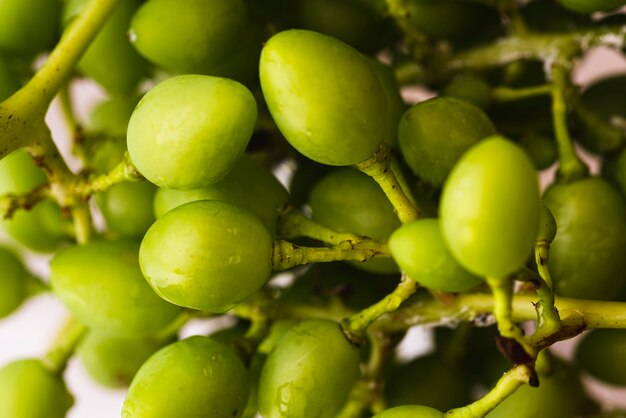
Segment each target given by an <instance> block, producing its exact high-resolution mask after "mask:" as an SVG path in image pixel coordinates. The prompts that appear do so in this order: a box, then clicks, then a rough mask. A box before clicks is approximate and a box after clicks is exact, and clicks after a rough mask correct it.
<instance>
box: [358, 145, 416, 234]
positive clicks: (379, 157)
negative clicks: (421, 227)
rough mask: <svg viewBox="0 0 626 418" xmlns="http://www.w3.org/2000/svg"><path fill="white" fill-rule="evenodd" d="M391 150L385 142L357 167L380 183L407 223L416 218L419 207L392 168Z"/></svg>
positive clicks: (401, 220)
mask: <svg viewBox="0 0 626 418" xmlns="http://www.w3.org/2000/svg"><path fill="white" fill-rule="evenodd" d="M391 158H392V156H391V150H390V149H389V146H388V145H387V144H386V143H384V142H383V144H382V145H381V146H380V148H379V149H378V151H376V153H375V154H374V155H373V156H372V157H371V158H368V159H367V160H365V161H363V162H361V163H358V164H356V168H357V169H359V170H361V171H362V172H364V173H365V174H367V175H368V176H370V177H372V178H373V179H374V180H375V181H376V183H378V184H379V185H380V187H381V188H382V189H383V192H385V194H386V195H387V198H388V199H389V201H390V202H391V204H392V206H393V208H394V210H395V211H396V215H398V219H400V222H402V223H407V222H411V221H414V220H416V219H417V218H418V217H419V215H420V211H419V208H418V207H417V206H416V205H415V204H414V201H415V200H414V199H413V202H412V201H411V199H410V198H408V197H407V194H406V193H405V190H404V189H403V187H402V185H401V184H400V183H399V182H398V179H397V178H396V176H395V174H394V171H393V169H391V168H390V161H391Z"/></svg>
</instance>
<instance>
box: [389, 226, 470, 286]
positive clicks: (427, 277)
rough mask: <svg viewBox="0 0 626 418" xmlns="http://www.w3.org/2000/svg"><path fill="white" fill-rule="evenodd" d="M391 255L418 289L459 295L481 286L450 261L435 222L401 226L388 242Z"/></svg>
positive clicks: (449, 255)
mask: <svg viewBox="0 0 626 418" xmlns="http://www.w3.org/2000/svg"><path fill="white" fill-rule="evenodd" d="M389 249H390V250H391V254H392V256H393V258H394V260H396V262H397V263H398V265H399V266H400V268H402V270H404V271H405V272H406V273H407V274H408V275H409V277H411V278H412V279H413V280H415V281H417V282H418V283H419V284H420V285H422V286H425V287H427V288H429V289H433V290H441V291H444V292H463V291H466V290H469V289H471V288H472V287H475V286H476V285H478V284H479V283H481V281H482V279H481V278H480V277H476V276H474V275H473V274H471V273H470V272H468V271H467V270H465V269H464V268H463V267H461V265H460V264H459V263H458V262H457V261H456V260H455V259H454V257H453V256H452V254H450V251H449V250H448V248H447V247H446V244H445V242H444V241H443V238H442V236H441V229H440V227H439V220H438V219H421V220H417V221H413V222H410V223H408V224H403V225H402V226H401V227H400V228H398V229H396V230H395V232H394V233H393V234H392V235H391V237H390V238H389Z"/></svg>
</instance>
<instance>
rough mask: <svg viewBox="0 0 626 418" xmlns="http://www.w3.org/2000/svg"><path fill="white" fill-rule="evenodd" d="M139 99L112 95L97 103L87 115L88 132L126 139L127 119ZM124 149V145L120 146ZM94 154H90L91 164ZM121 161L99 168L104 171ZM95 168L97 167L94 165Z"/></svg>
mask: <svg viewBox="0 0 626 418" xmlns="http://www.w3.org/2000/svg"><path fill="white" fill-rule="evenodd" d="M138 101H139V99H137V98H135V97H134V96H132V97H125V96H123V97H114V98H112V99H109V100H105V101H103V102H101V103H98V105H97V106H96V107H94V109H93V110H92V111H91V114H90V115H89V132H90V133H95V134H98V135H106V136H107V137H109V138H118V137H119V138H124V140H125V139H126V131H127V130H128V121H129V120H130V117H131V115H132V114H133V111H134V110H135V106H137V102H138ZM121 148H122V149H125V148H126V147H121ZM94 158H96V157H95V156H91V158H90V162H92V164H93V159H94ZM120 161H121V158H120V159H119V160H118V161H114V162H113V164H111V166H110V167H107V168H104V169H101V170H103V171H106V170H108V169H110V168H113V166H114V165H115V164H117V163H118V162H120ZM96 169H97V167H96Z"/></svg>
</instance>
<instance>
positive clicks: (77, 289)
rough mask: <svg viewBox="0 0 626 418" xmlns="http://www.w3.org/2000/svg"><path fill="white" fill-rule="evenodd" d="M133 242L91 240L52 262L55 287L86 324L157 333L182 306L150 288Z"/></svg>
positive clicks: (105, 329) (125, 331)
mask: <svg viewBox="0 0 626 418" xmlns="http://www.w3.org/2000/svg"><path fill="white" fill-rule="evenodd" d="M137 251H138V246H137V244H136V243H135V242H133V241H126V240H120V241H92V242H90V243H89V244H86V245H83V246H80V247H69V248H66V249H64V250H62V251H60V252H58V253H57V254H56V255H55V257H54V258H53V259H52V262H51V263H50V267H51V274H50V281H51V284H52V289H53V290H54V293H55V294H56V295H57V297H58V298H59V299H60V300H61V302H63V304H64V305H65V306H66V307H67V308H68V309H69V310H70V311H71V312H72V313H73V314H74V315H75V316H76V317H77V318H78V319H79V320H80V321H81V322H83V323H85V324H86V325H87V326H89V327H90V328H93V329H95V330H97V331H98V332H102V333H106V334H115V335H120V336H131V335H134V336H142V335H148V334H152V333H155V332H157V331H159V330H161V329H163V328H164V327H165V326H167V325H168V324H169V323H171V322H172V321H173V320H174V319H175V318H176V317H177V316H178V315H179V313H180V308H178V307H177V306H174V305H171V304H169V303H167V302H165V301H164V300H163V299H161V298H159V297H158V296H157V295H156V294H155V293H154V292H153V291H152V289H150V286H148V284H147V283H146V281H145V280H144V278H143V276H142V275H141V271H140V269H139V264H138V262H137Z"/></svg>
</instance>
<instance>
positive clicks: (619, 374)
mask: <svg viewBox="0 0 626 418" xmlns="http://www.w3.org/2000/svg"><path fill="white" fill-rule="evenodd" d="M625 356H626V331H624V330H623V329H595V330H592V331H590V332H588V333H586V334H585V336H584V337H583V339H582V341H580V343H579V344H578V346H577V347H576V364H578V365H579V366H580V368H581V369H583V370H584V371H586V372H588V373H590V374H591V375H592V376H594V377H595V378H597V379H599V380H602V381H603V382H606V383H609V384H612V385H618V386H626V365H625V364H624V357H625Z"/></svg>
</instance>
